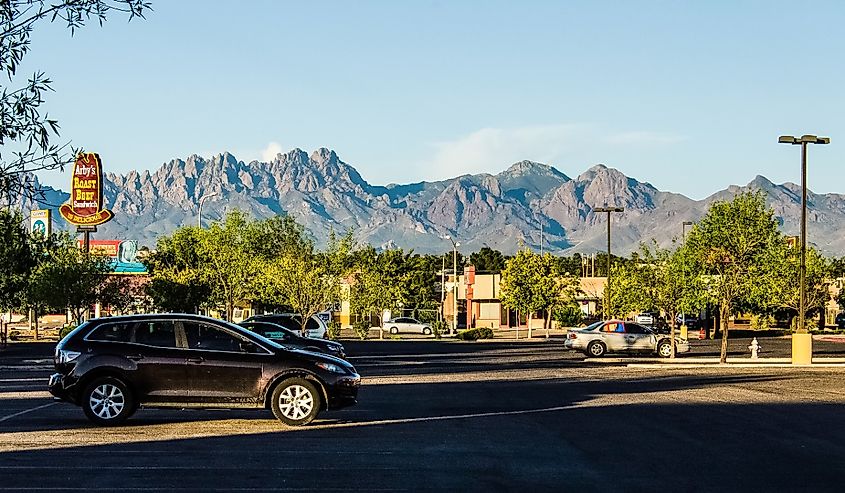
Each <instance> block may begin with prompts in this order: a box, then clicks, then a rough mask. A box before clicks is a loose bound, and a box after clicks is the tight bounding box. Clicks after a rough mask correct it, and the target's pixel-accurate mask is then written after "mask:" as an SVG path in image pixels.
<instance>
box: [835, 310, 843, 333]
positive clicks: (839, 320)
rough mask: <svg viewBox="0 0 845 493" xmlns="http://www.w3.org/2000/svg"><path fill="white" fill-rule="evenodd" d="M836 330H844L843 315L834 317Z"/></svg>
mask: <svg viewBox="0 0 845 493" xmlns="http://www.w3.org/2000/svg"><path fill="white" fill-rule="evenodd" d="M836 328H837V329H839V330H845V313H839V314H837V315H836Z"/></svg>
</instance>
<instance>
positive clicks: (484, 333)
mask: <svg viewBox="0 0 845 493" xmlns="http://www.w3.org/2000/svg"><path fill="white" fill-rule="evenodd" d="M456 337H457V338H458V339H460V340H462V341H477V340H479V339H492V338H493V329H491V328H489V327H483V328H482V327H478V328H475V329H468V330H462V331H460V332H458V335H457V336H456Z"/></svg>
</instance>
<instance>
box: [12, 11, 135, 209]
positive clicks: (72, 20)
mask: <svg viewBox="0 0 845 493" xmlns="http://www.w3.org/2000/svg"><path fill="white" fill-rule="evenodd" d="M149 10H151V8H150V5H149V3H147V2H146V1H144V0H56V1H48V0H3V1H0V33H2V34H1V35H0V67H2V70H3V72H4V74H5V75H6V79H8V81H9V86H7V85H6V84H3V85H0V90H1V91H0V197H4V198H6V199H7V200H8V201H9V202H11V201H12V200H13V199H15V198H17V197H18V196H19V195H21V194H23V195H28V196H32V195H34V194H35V193H37V192H38V190H35V187H34V186H33V183H32V182H31V181H29V179H28V177H29V173H32V172H34V171H39V170H47V169H61V168H62V167H63V166H64V165H65V164H68V163H69V162H70V161H71V159H72V157H73V156H75V155H76V154H77V152H76V150H73V149H70V147H69V144H67V143H65V144H56V143H55V142H54V139H55V138H56V137H58V136H59V124H58V121H56V120H55V119H52V118H50V117H49V116H48V115H47V114H46V113H43V112H42V105H43V104H44V102H45V95H46V94H47V93H48V92H50V91H52V87H51V84H52V81H51V80H50V79H49V78H48V77H47V76H46V74H45V73H44V72H36V73H35V74H33V75H32V76H31V77H29V78H28V79H26V80H25V81H21V80H19V77H18V74H17V72H18V68H19V67H20V64H21V62H22V61H23V59H24V57H25V56H26V55H27V54H28V53H29V50H30V43H31V37H32V33H33V30H34V28H35V26H36V25H37V24H39V23H41V22H43V21H46V22H54V21H56V20H59V21H61V22H64V23H65V24H66V25H67V27H68V29H69V30H70V32H71V35H73V33H74V32H75V31H76V30H77V29H80V28H82V27H83V26H85V25H86V24H87V23H88V22H89V21H91V20H96V21H97V22H99V23H100V24H102V23H103V22H105V21H106V18H107V16H108V14H109V13H110V12H112V11H116V12H121V13H124V14H127V15H128V17H129V19H130V20H132V19H134V18H136V17H140V18H143V17H144V15H145V14H146V12H148V11H149ZM10 86H17V87H10ZM68 151H71V152H68ZM68 156H70V158H69V157H68Z"/></svg>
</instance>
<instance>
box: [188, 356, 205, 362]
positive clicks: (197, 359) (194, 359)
mask: <svg viewBox="0 0 845 493" xmlns="http://www.w3.org/2000/svg"><path fill="white" fill-rule="evenodd" d="M203 361H205V358H203V357H202V356H200V357H198V358H188V363H202V362H203Z"/></svg>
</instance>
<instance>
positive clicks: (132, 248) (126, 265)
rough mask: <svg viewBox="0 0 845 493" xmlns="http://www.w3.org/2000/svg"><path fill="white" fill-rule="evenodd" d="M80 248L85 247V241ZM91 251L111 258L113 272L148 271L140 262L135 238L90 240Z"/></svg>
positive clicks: (138, 272) (133, 272)
mask: <svg viewBox="0 0 845 493" xmlns="http://www.w3.org/2000/svg"><path fill="white" fill-rule="evenodd" d="M77 241H78V242H79V248H84V245H83V241H82V240H77ZM89 248H90V252H91V253H92V254H94V255H103V256H106V257H109V258H110V259H111V264H112V272H114V273H118V274H143V273H146V272H147V268H146V267H144V264H142V263H141V262H138V260H137V254H138V242H137V241H135V240H90V245H89Z"/></svg>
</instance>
